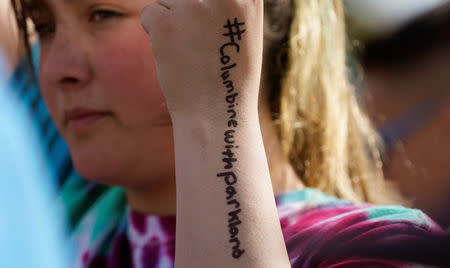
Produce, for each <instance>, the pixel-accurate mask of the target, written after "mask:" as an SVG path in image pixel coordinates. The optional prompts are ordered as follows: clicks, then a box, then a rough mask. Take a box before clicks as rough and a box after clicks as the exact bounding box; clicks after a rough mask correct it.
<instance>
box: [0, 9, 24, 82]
mask: <svg viewBox="0 0 450 268" xmlns="http://www.w3.org/2000/svg"><path fill="white" fill-rule="evenodd" d="M0 33H2V34H1V35H0V51H1V52H0V53H1V54H2V56H3V57H4V60H5V61H7V62H6V63H5V64H6V68H7V70H5V71H6V73H4V74H2V75H3V76H4V77H9V76H10V75H11V72H12V69H13V67H14V66H15V65H16V64H17V62H18V61H19V58H20V55H21V54H22V53H21V51H19V47H20V44H19V40H18V38H17V36H18V34H17V28H16V27H15V24H14V14H13V10H12V8H11V5H10V2H9V1H3V2H0Z"/></svg>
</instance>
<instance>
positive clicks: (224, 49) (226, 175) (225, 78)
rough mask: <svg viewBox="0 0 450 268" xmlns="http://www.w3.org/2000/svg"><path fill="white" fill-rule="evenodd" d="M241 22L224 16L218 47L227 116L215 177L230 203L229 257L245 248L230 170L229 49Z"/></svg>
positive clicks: (235, 49)
mask: <svg viewBox="0 0 450 268" xmlns="http://www.w3.org/2000/svg"><path fill="white" fill-rule="evenodd" d="M244 25H245V23H244V22H239V21H238V19H237V18H234V21H233V22H232V21H231V20H229V19H228V20H227V23H226V24H225V25H224V28H225V29H226V30H227V32H226V33H224V34H222V35H223V36H225V37H227V42H226V43H224V44H223V45H222V46H221V47H220V50H219V53H220V63H221V64H222V67H221V68H220V73H221V74H220V76H221V78H222V83H223V86H224V89H225V105H226V106H225V109H226V112H227V115H228V120H227V124H226V126H227V127H226V130H225V132H224V134H223V141H224V143H225V147H224V151H223V152H222V153H221V159H222V163H223V164H224V171H222V172H219V173H218V174H217V177H218V178H220V179H222V180H223V181H224V182H225V185H226V188H225V194H226V203H227V205H228V206H229V207H230V211H229V212H228V233H229V235H230V237H229V240H228V241H229V242H230V244H231V247H232V254H231V255H232V256H233V258H236V259H238V258H240V257H241V256H242V254H244V252H245V250H244V249H242V246H241V241H240V240H239V236H238V235H239V225H240V224H241V221H240V219H239V213H241V205H240V203H239V201H237V197H236V196H237V194H238V193H237V191H236V187H235V186H236V184H237V182H238V177H237V175H236V173H235V172H234V171H233V165H234V163H236V162H237V161H238V158H237V156H236V149H239V146H238V145H236V140H235V134H236V129H237V127H238V120H237V115H238V114H237V111H236V110H235V108H236V106H238V103H237V100H238V98H239V93H238V92H237V89H236V88H235V84H234V83H233V80H232V70H233V69H234V68H235V67H236V66H237V64H236V63H234V62H232V58H231V56H230V55H231V53H235V54H237V53H239V51H240V49H241V47H240V45H239V43H238V41H240V40H241V39H242V34H243V33H244V32H245V29H242V28H241V27H243V26H244Z"/></svg>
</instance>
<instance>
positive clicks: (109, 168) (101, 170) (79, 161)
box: [71, 152, 126, 186]
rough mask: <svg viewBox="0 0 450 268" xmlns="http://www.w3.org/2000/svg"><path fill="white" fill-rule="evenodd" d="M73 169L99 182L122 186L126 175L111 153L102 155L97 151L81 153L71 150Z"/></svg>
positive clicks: (88, 178)
mask: <svg viewBox="0 0 450 268" xmlns="http://www.w3.org/2000/svg"><path fill="white" fill-rule="evenodd" d="M71 157H72V161H73V165H74V168H75V170H76V171H77V172H78V174H80V175H81V177H83V178H85V179H87V180H89V181H92V182H96V183H100V184H105V185H111V186H123V184H124V182H125V179H126V177H125V176H124V175H123V171H122V170H123V168H122V167H121V165H120V164H119V163H120V161H117V160H118V159H113V156H112V155H108V156H104V155H103V156H102V155H99V154H98V153H97V154H96V153H93V154H81V153H75V152H71Z"/></svg>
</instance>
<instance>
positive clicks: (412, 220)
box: [276, 189, 443, 267]
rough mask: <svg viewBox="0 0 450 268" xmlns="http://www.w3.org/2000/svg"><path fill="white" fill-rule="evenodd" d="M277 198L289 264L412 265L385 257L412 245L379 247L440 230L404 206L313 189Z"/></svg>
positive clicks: (419, 239) (420, 239) (415, 240)
mask: <svg viewBox="0 0 450 268" xmlns="http://www.w3.org/2000/svg"><path fill="white" fill-rule="evenodd" d="M276 201H277V207H278V212H279V216H280V221H281V226H282V230H283V235H284V238H285V242H286V247H287V250H288V254H289V258H290V260H291V264H292V266H293V267H358V266H360V267H367V265H369V264H370V265H369V267H414V266H412V264H411V265H410V264H408V265H407V264H404V263H397V262H393V261H389V260H391V259H397V257H398V258H400V259H404V258H403V257H404V255H405V254H409V255H410V253H411V252H405V251H408V250H411V249H412V248H409V249H408V247H403V248H392V251H391V252H385V253H379V252H378V251H379V249H387V248H391V246H392V245H396V246H398V245H402V244H407V245H414V244H420V243H422V242H423V240H424V239H427V237H433V236H439V235H441V234H443V232H442V230H441V229H440V228H439V226H438V225H437V224H435V223H434V222H433V221H432V220H431V219H430V218H429V217H428V216H426V215H425V214H424V213H422V212H421V211H419V210H415V209H408V208H404V207H402V206H374V205H370V204H364V205H354V204H352V203H351V202H349V201H347V200H341V199H337V198H334V197H330V196H327V195H325V194H323V193H321V192H319V191H316V190H313V189H306V190H304V191H293V192H288V193H285V194H282V195H280V196H277V197H276ZM383 256H384V257H385V259H383ZM424 257H426V256H424ZM358 263H359V264H361V265H357V264H358ZM376 264H378V265H376Z"/></svg>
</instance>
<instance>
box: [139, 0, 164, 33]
mask: <svg viewBox="0 0 450 268" xmlns="http://www.w3.org/2000/svg"><path fill="white" fill-rule="evenodd" d="M158 1H159V0H158ZM168 10H169V9H168V8H167V7H166V6H164V5H162V4H160V3H158V2H156V3H152V4H149V5H147V6H145V7H144V8H143V9H142V12H141V24H142V26H143V27H144V29H145V31H146V32H147V33H150V31H151V30H152V27H153V26H154V25H156V24H155V23H156V22H157V21H161V19H163V18H164V17H165V16H166V15H167V11H168Z"/></svg>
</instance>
